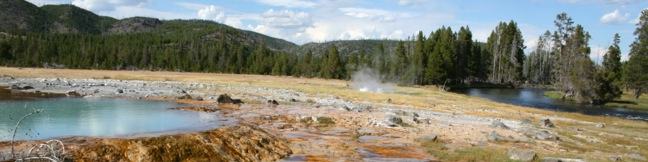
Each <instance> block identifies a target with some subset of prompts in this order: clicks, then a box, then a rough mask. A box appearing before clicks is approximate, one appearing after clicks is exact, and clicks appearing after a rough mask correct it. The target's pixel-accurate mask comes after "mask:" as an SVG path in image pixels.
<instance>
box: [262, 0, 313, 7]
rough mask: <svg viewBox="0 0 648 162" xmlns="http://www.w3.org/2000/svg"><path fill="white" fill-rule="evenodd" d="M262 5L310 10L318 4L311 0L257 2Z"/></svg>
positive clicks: (263, 0) (268, 0)
mask: <svg viewBox="0 0 648 162" xmlns="http://www.w3.org/2000/svg"><path fill="white" fill-rule="evenodd" d="M257 1H258V2H260V3H263V4H266V5H270V6H281V7H289V8H310V7H314V6H316V5H317V3H315V2H313V1H310V0H257Z"/></svg>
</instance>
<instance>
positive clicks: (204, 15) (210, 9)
mask: <svg viewBox="0 0 648 162" xmlns="http://www.w3.org/2000/svg"><path fill="white" fill-rule="evenodd" d="M198 18H199V19H204V20H212V21H216V22H220V23H223V22H225V12H224V11H223V10H222V9H221V8H218V7H216V6H214V5H209V6H205V7H204V8H202V9H200V10H198Z"/></svg>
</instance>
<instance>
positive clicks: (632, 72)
mask: <svg viewBox="0 0 648 162" xmlns="http://www.w3.org/2000/svg"><path fill="white" fill-rule="evenodd" d="M634 35H635V36H636V39H635V41H634V42H633V43H632V45H631V49H630V59H629V60H628V63H627V65H626V68H625V69H624V71H625V77H624V78H625V82H626V85H627V86H628V88H630V89H633V90H634V95H635V98H639V96H641V94H643V93H646V92H644V91H645V89H646V87H648V10H643V11H642V12H641V16H640V17H639V23H637V29H636V30H635V32H634Z"/></svg>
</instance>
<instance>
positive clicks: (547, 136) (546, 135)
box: [533, 130, 560, 141]
mask: <svg viewBox="0 0 648 162" xmlns="http://www.w3.org/2000/svg"><path fill="white" fill-rule="evenodd" d="M533 138H535V139H539V140H550V141H556V140H559V139H560V138H558V136H556V135H553V134H551V133H550V132H549V131H546V130H541V131H537V132H535V135H534V136H533Z"/></svg>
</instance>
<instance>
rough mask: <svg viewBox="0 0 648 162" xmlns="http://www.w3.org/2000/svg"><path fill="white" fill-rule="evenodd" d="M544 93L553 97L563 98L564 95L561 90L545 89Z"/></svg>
mask: <svg viewBox="0 0 648 162" xmlns="http://www.w3.org/2000/svg"><path fill="white" fill-rule="evenodd" d="M544 95H545V96H546V97H549V98H551V99H561V98H562V96H563V93H562V92H559V91H545V93H544Z"/></svg>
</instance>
